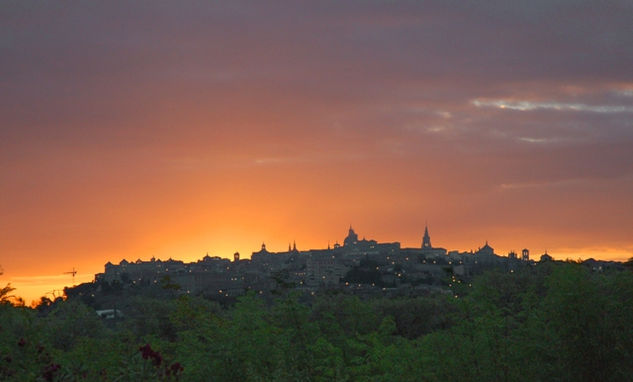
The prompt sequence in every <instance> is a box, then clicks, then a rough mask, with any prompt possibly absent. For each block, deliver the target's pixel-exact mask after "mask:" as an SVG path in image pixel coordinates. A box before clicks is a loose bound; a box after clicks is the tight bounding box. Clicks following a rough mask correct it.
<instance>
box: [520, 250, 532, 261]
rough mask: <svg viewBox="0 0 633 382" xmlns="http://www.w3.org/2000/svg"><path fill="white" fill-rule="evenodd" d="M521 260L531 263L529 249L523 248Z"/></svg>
mask: <svg viewBox="0 0 633 382" xmlns="http://www.w3.org/2000/svg"><path fill="white" fill-rule="evenodd" d="M521 260H523V261H530V251H529V250H528V249H527V248H523V250H522V251H521Z"/></svg>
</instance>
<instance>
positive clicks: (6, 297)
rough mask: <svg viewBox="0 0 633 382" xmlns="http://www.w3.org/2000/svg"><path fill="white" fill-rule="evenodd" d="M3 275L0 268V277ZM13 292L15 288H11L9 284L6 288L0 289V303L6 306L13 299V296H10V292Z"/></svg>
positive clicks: (0, 267)
mask: <svg viewBox="0 0 633 382" xmlns="http://www.w3.org/2000/svg"><path fill="white" fill-rule="evenodd" d="M3 274H4V271H3V269H2V266H0V276H2V275H3ZM14 290H15V288H13V287H12V286H11V283H8V284H7V285H6V286H4V287H2V288H0V303H2V304H6V303H8V302H9V301H10V300H11V299H12V298H15V296H14V295H12V294H10V293H11V292H13V291H14Z"/></svg>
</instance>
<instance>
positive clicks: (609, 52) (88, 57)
mask: <svg viewBox="0 0 633 382" xmlns="http://www.w3.org/2000/svg"><path fill="white" fill-rule="evenodd" d="M71 3H72V2H71ZM569 14H573V15H574V17H573V18H570V17H565V18H564V19H561V18H560V17H559V16H561V15H569ZM631 16H633V9H632V7H631V6H628V5H626V4H619V3H617V2H614V3H613V4H612V6H610V7H601V8H600V9H598V10H597V9H595V8H594V6H592V5H591V3H589V2H588V3H584V2H576V3H574V4H562V3H558V2H535V3H532V2H531V3H530V4H524V3H523V2H512V1H509V2H504V3H503V4H495V5H492V4H490V5H481V6H477V7H474V6H471V5H466V4H464V5H463V6H455V5H450V6H449V5H446V4H445V2H442V1H438V2H433V1H430V2H424V3H423V4H422V3H415V2H384V3H381V2H355V1H350V2H337V1H332V2H328V1H323V2H314V3H301V4H299V3H296V2H286V1H275V2H271V3H267V4H265V5H264V4H258V3H255V4H252V3H245V2H241V1H234V2H230V3H213V4H207V3H204V2H202V3H193V2H192V3H186V4H183V3H176V2H174V3H163V4H161V5H160V6H155V5H153V4H151V3H143V2H138V3H135V4H134V5H131V4H129V3H122V2H121V3H119V2H107V3H99V4H92V5H88V4H85V3H77V4H72V5H71V4H70V3H69V4H66V3H64V4H53V3H51V4H45V5H42V4H39V3H30V2H18V3H12V4H10V5H7V6H5V7H3V12H2V16H1V18H0V28H1V29H2V31H3V33H1V34H0V36H2V37H0V50H1V51H0V53H1V56H2V57H3V59H2V60H0V73H1V78H2V81H0V87H1V89H0V90H1V91H0V137H1V139H0V190H1V195H0V265H2V267H3V268H4V272H5V273H4V275H3V276H0V277H1V279H0V283H5V282H11V283H12V285H13V286H16V287H17V288H18V290H17V291H16V293H17V294H19V295H22V296H24V297H25V298H26V299H27V302H28V301H29V300H31V299H37V298H38V297H39V296H41V295H43V294H45V293H48V292H51V291H53V290H56V289H61V288H62V287H63V286H64V285H68V284H70V283H72V278H71V277H70V276H69V275H63V272H66V271H69V270H71V269H72V268H73V267H75V268H76V269H77V270H78V271H79V274H78V276H77V278H76V281H77V282H83V281H90V280H91V279H92V277H93V276H94V273H98V272H101V271H102V270H103V265H104V264H105V263H106V262H107V261H112V262H119V261H120V260H121V259H123V258H125V259H128V260H136V259H137V258H141V259H149V258H151V257H152V256H156V257H159V258H163V259H166V258H169V257H172V258H175V259H182V260H185V261H194V260H197V259H199V258H201V257H202V256H204V255H205V254H206V253H207V252H209V254H212V255H219V256H225V257H229V256H231V255H232V253H233V252H234V251H239V252H240V253H242V255H243V256H244V255H246V256H248V255H249V254H250V253H251V252H252V251H254V250H257V249H258V248H259V246H260V245H261V242H262V241H265V242H266V244H267V246H268V248H269V249H271V250H284V249H286V248H287V245H288V242H291V241H293V240H296V242H297V245H298V247H299V249H308V248H324V247H326V246H327V244H328V241H329V242H330V243H334V242H335V241H337V240H338V241H339V242H340V241H342V239H343V237H344V236H345V234H346V230H347V227H348V226H349V224H352V225H353V226H354V227H355V228H356V230H357V232H358V233H359V234H360V235H361V236H363V235H365V236H366V237H367V238H373V239H376V240H379V241H400V242H401V243H402V244H403V246H411V247H415V246H419V245H420V242H421V237H422V233H423V231H424V225H425V222H428V223H429V227H430V230H431V237H432V241H433V244H434V245H437V246H442V247H445V248H447V249H449V250H450V249H457V250H470V249H476V248H477V247H478V246H480V245H482V244H483V243H484V242H485V241H486V240H488V241H489V242H490V244H491V245H492V246H493V247H494V248H495V249H496V252H497V253H500V254H506V253H507V252H508V251H510V250H520V249H521V248H523V247H528V248H530V249H531V251H532V254H533V255H540V254H541V253H543V252H544V251H546V250H547V251H548V252H549V253H550V254H551V255H553V256H554V257H555V258H562V259H564V258H568V257H569V258H574V259H576V258H578V257H582V258H588V257H595V258H602V259H616V260H623V259H627V258H629V257H632V256H633V235H632V233H633V229H632V227H633V203H632V202H631V200H632V199H631V195H633V122H632V121H633V118H632V116H633V77H632V76H631V71H630V68H631V67H633V49H632V47H633V35H632V34H631V33H630V19H631ZM586 25H592V28H586Z"/></svg>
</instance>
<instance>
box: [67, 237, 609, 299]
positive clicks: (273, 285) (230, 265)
mask: <svg viewBox="0 0 633 382" xmlns="http://www.w3.org/2000/svg"><path fill="white" fill-rule="evenodd" d="M548 261H554V260H553V259H552V257H551V256H550V255H549V254H547V253H544V254H542V255H541V256H540V258H539V260H538V261H535V260H533V259H531V258H530V253H529V250H528V249H527V248H526V249H523V250H522V251H521V254H520V256H519V255H517V254H516V253H515V252H510V253H508V254H507V256H500V255H497V254H495V252H494V249H493V248H492V247H491V246H490V245H489V244H488V242H487V241H486V242H485V243H484V245H483V246H481V247H480V248H478V249H477V250H476V251H468V252H460V251H447V250H446V249H445V248H441V247H434V246H432V244H431V236H430V234H429V230H428V227H425V229H424V235H423V237H422V242H421V245H420V247H418V248H402V247H401V245H400V243H399V242H392V243H379V242H377V241H376V240H367V239H365V238H362V239H359V236H358V234H357V233H356V232H355V231H354V229H353V228H352V227H351V226H350V227H349V231H348V234H347V236H346V237H345V239H344V240H343V244H339V243H338V242H337V243H335V244H334V246H333V247H330V245H328V248H326V249H309V250H299V249H297V245H296V243H292V245H290V244H289V245H288V250H287V251H283V252H270V251H268V250H267V249H266V244H265V243H262V246H261V249H260V250H259V251H256V252H253V253H252V255H251V258H250V259H241V258H240V254H239V253H237V252H236V253H235V254H234V257H233V260H230V259H226V258H221V257H217V256H213V257H212V256H209V255H208V254H207V255H206V256H204V257H203V258H202V259H201V260H198V261H196V262H191V263H185V262H183V261H179V260H174V259H171V258H170V259H169V260H166V261H162V260H158V259H155V258H152V259H151V260H149V261H142V260H140V259H139V260H137V261H135V262H128V261H127V260H122V261H121V262H120V263H119V264H112V263H111V262H108V263H107V264H106V265H105V271H104V272H103V273H99V274H96V275H95V281H94V282H93V283H88V284H83V285H80V286H77V287H75V288H67V289H66V290H65V292H66V294H67V295H77V294H78V295H88V294H89V295H91V296H94V295H95V293H98V292H104V291H105V292H108V291H112V290H118V291H122V290H128V291H130V292H133V291H135V290H136V291H138V290H144V289H152V288H154V289H159V290H160V288H162V289H170V290H176V291H178V292H179V293H185V294H196V295H204V296H205V297H208V298H212V299H219V300H222V299H226V298H235V297H237V296H240V295H243V294H245V293H247V292H248V291H254V292H255V293H257V294H270V293H271V292H274V291H276V290H278V289H279V288H286V289H297V290H300V291H304V292H307V293H312V294H314V293H315V292H316V291H319V290H323V289H326V290H327V289H338V290H341V291H344V292H347V293H352V294H358V295H363V294H367V295H375V294H383V295H392V296H396V295H401V296H405V295H406V296H415V295H423V294H426V293H429V292H433V291H434V292H437V291H441V292H442V291H443V292H450V286H451V284H452V283H455V282H462V281H468V280H470V279H472V277H473V276H475V275H477V274H480V273H482V272H484V271H485V270H487V269H492V268H500V269H503V270H506V271H509V272H514V271H515V270H518V269H519V268H525V267H534V266H537V265H539V264H540V263H543V262H548ZM586 264H587V265H588V266H591V267H592V268H593V269H594V270H598V271H600V270H603V269H606V268H608V267H619V266H621V265H620V264H619V263H615V262H605V261H596V260H593V259H590V260H587V261H586Z"/></svg>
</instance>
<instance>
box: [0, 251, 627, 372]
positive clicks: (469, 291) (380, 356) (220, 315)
mask: <svg viewBox="0 0 633 382" xmlns="http://www.w3.org/2000/svg"><path fill="white" fill-rule="evenodd" d="M453 286H454V288H453V293H452V294H437V295H429V296H426V297H416V298H399V299H385V298H372V299H367V300H361V299H359V298H357V297H354V296H349V295H344V294H340V293H336V292H330V293H322V294H321V295H319V296H317V297H316V298H313V299H310V300H304V296H299V295H297V294H295V293H294V292H293V291H291V290H280V291H279V293H278V296H277V298H276V299H275V300H274V301H269V300H264V299H262V298H260V297H259V296H256V295H246V296H243V297H241V298H239V299H238V301H237V302H236V303H235V304H232V305H230V306H220V305H219V304H218V303H216V302H211V301H208V300H205V299H203V298H201V297H193V296H187V295H185V296H175V295H174V296H173V297H171V298H158V297H149V296H135V297H131V298H130V301H129V304H128V308H127V311H126V312H125V316H124V317H123V318H118V319H114V320H104V319H102V318H100V317H98V316H97V314H96V313H95V309H94V308H92V307H90V306H88V305H86V304H85V303H84V302H82V301H81V300H80V299H77V298H69V299H67V300H61V299H58V300H57V301H54V302H52V301H45V300H43V301H42V303H41V304H40V305H39V306H38V307H36V308H27V307H24V306H16V305H14V304H10V303H9V302H8V301H7V299H6V298H5V297H6V295H7V294H8V293H10V291H11V289H10V288H4V289H2V293H3V295H2V296H0V300H1V301H2V303H0V380H17V381H84V380H89V381H155V380H164V381H171V380H182V381H439V380H442V381H446V380H453V381H616V380H617V381H622V380H629V379H630V376H631V375H633V330H631V323H632V322H633V304H632V303H631V302H632V301H633V273H632V272H631V271H630V270H627V271H623V272H612V273H595V272H591V271H590V270H588V269H587V268H585V267H583V266H581V265H578V264H573V263H564V264H554V263H549V264H541V265H539V266H537V267H534V268H529V269H525V270H523V271H521V272H514V273H507V272H500V271H492V272H488V273H485V274H484V275H482V276H480V277H478V278H476V279H475V280H473V281H472V283H466V282H462V283H460V282H457V283H453Z"/></svg>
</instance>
